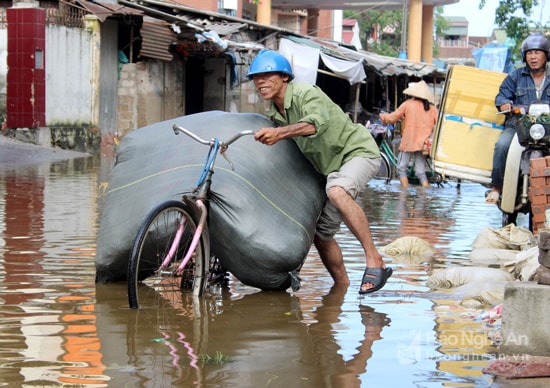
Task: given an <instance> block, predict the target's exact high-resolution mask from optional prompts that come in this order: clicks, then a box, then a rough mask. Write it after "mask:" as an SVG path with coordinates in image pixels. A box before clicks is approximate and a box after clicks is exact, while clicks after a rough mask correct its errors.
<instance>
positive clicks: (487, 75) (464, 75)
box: [431, 65, 506, 183]
mask: <svg viewBox="0 0 550 388" xmlns="http://www.w3.org/2000/svg"><path fill="white" fill-rule="evenodd" d="M505 77H506V74H505V73H499V72H494V71H489V70H484V69H478V68H475V67H469V66H461V65H455V66H453V67H452V68H451V69H450V70H449V72H448V74H447V79H446V81H445V87H444V89H443V94H442V99H441V105H440V107H439V119H438V122H437V124H436V128H435V130H434V142H433V146H432V150H431V156H432V159H433V161H434V166H435V169H436V170H437V171H438V172H439V173H441V174H443V175H445V176H446V177H451V178H457V179H464V180H470V181H473V182H478V183H490V177H491V170H492V166H493V149H494V145H495V142H496V141H497V139H498V137H499V136H500V134H501V131H502V130H503V129H504V126H503V124H504V119H505V117H504V115H501V114H497V113H498V111H497V108H496V107H495V96H496V95H497V93H498V89H499V87H500V84H501V83H502V80H503V79H504V78H505Z"/></svg>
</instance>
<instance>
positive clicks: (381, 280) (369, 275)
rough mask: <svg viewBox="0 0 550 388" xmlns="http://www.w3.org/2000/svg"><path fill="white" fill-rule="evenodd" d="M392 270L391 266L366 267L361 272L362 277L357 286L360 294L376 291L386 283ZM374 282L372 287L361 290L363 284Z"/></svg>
mask: <svg viewBox="0 0 550 388" xmlns="http://www.w3.org/2000/svg"><path fill="white" fill-rule="evenodd" d="M392 273H393V270H392V269H391V268H389V267H388V268H368V267H367V268H366V269H365V272H364V273H363V279H362V280H361V288H359V293H360V294H370V293H371V292H375V291H378V290H379V289H381V288H382V287H384V286H385V285H386V281H387V280H388V279H389V277H390V276H391V275H392ZM367 283H370V284H374V287H372V288H369V289H366V290H363V288H362V287H363V285H364V284H367Z"/></svg>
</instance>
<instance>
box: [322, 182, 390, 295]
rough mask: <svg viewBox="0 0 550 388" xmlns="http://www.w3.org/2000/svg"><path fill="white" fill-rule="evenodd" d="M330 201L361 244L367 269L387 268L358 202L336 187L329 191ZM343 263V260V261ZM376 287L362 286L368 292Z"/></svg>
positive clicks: (369, 284) (370, 285) (372, 285)
mask: <svg viewBox="0 0 550 388" xmlns="http://www.w3.org/2000/svg"><path fill="white" fill-rule="evenodd" d="M328 197H329V200H330V201H331V202H332V204H333V205H334V207H336V209H338V211H339V212H340V214H341V215H342V218H343V220H344V223H345V224H346V225H347V227H348V228H349V230H350V231H351V232H352V233H353V235H354V236H355V237H356V238H357V239H358V240H359V242H360V243H361V245H362V247H363V250H364V251H365V257H366V262H367V267H369V268H386V264H385V263H384V260H383V259H382V255H381V254H380V253H379V252H378V250H377V249H376V246H375V245H374V241H373V239H372V234H371V231H370V226H369V221H368V219H367V216H366V215H365V212H364V211H363V209H362V208H361V206H359V204H358V203H357V202H355V200H354V199H353V198H352V197H351V195H349V194H348V193H347V192H346V191H345V190H344V189H343V188H341V187H338V186H335V187H331V188H330V189H329V191H328ZM340 254H341V253H340ZM342 263H343V260H342ZM372 287H374V284H372V283H366V284H364V285H363V286H362V290H363V291H365V290H368V289H369V288H372Z"/></svg>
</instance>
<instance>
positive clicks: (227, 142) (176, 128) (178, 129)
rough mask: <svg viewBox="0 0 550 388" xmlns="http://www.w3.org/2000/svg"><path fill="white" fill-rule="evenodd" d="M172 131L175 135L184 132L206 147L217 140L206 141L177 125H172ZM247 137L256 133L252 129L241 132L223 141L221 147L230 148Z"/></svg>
mask: <svg viewBox="0 0 550 388" xmlns="http://www.w3.org/2000/svg"><path fill="white" fill-rule="evenodd" d="M172 129H173V130H174V133H175V134H176V135H177V134H179V133H180V132H183V133H185V134H186V135H187V136H189V137H190V138H191V139H193V140H195V141H197V142H199V143H201V144H204V145H208V146H211V145H213V144H214V142H215V139H210V140H204V139H203V138H201V137H199V136H197V135H196V134H194V133H193V132H191V131H190V130H188V129H186V128H183V127H180V126H179V125H177V124H174V125H172ZM246 135H254V131H253V130H251V129H247V130H244V131H241V132H238V133H236V134H235V135H233V136H231V137H230V138H229V139H227V140H225V141H222V142H220V145H221V146H222V147H225V148H226V147H228V146H229V145H230V144H231V143H233V142H235V141H236V140H237V139H239V138H241V137H243V136H246Z"/></svg>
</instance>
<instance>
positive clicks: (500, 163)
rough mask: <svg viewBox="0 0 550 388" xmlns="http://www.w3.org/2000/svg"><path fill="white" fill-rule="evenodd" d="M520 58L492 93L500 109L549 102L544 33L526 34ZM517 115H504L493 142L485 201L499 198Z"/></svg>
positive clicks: (549, 49) (549, 48)
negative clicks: (489, 185) (518, 62)
mask: <svg viewBox="0 0 550 388" xmlns="http://www.w3.org/2000/svg"><path fill="white" fill-rule="evenodd" d="M521 59H522V61H523V62H524V63H525V66H523V67H521V68H519V69H516V70H514V71H513V72H511V73H510V74H508V75H507V76H506V78H505V79H504V80H503V81H502V83H501V85H500V88H499V92H498V94H497V96H496V97H495V105H496V107H497V109H498V110H499V111H500V112H509V111H510V110H511V109H512V107H513V106H514V105H524V106H528V105H529V104H531V103H533V102H535V101H541V102H546V103H549V104H550V69H548V67H547V62H548V61H550V41H549V40H548V38H546V37H545V36H544V35H540V34H533V35H530V36H528V37H527V38H526V39H525V40H524V41H523V43H522V45H521ZM517 119H518V118H517V116H516V117H514V116H510V117H508V118H507V120H506V122H505V125H504V131H503V132H502V134H501V135H500V137H499V138H498V140H497V142H496V143H495V149H494V154H493V170H492V172H491V190H489V191H488V192H487V193H486V194H485V195H486V202H487V203H491V204H496V203H497V202H498V200H499V198H500V193H501V190H502V184H503V181H504V169H505V166H506V157H507V155H508V149H509V147H510V144H511V143H512V140H513V138H514V135H515V133H516V129H515V124H516V121H517Z"/></svg>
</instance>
